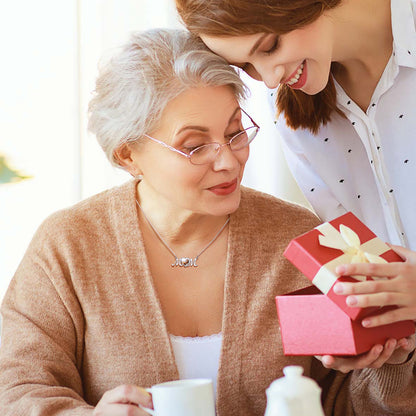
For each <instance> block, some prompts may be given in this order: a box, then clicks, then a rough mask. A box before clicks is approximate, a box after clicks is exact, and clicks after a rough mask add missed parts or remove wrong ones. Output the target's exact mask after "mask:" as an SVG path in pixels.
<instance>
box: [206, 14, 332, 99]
mask: <svg viewBox="0 0 416 416" xmlns="http://www.w3.org/2000/svg"><path fill="white" fill-rule="evenodd" d="M201 38H202V40H203V41H204V43H205V44H206V45H207V46H208V47H209V48H210V49H211V50H212V51H214V52H215V53H216V54H218V55H220V56H222V57H224V58H225V59H226V60H227V61H228V62H229V63H231V64H233V65H236V66H239V67H240V68H242V69H244V71H246V72H247V73H248V74H249V75H250V76H251V77H252V78H255V79H257V80H261V81H263V82H264V83H265V84H266V85H267V87H269V88H276V87H277V86H278V85H279V84H281V83H285V84H287V85H288V86H290V87H291V88H294V89H300V90H302V91H303V92H305V93H306V94H310V95H313V94H316V93H318V92H320V91H322V90H323V89H324V88H325V86H326V84H327V82H328V78H329V72H330V67H331V61H332V60H333V39H334V34H333V21H332V20H331V19H330V18H329V17H328V16H325V15H322V16H321V17H320V18H319V19H317V20H316V21H314V22H313V23H311V24H310V25H308V26H306V27H304V28H302V29H297V30H294V31H292V32H289V33H286V34H285V35H281V36H277V35H275V34H264V33H258V34H253V35H244V36H230V37H217V36H208V35H201Z"/></svg>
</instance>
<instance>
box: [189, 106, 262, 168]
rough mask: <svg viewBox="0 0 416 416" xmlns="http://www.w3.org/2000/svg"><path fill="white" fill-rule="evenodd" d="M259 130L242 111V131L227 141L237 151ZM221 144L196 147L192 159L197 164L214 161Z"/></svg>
mask: <svg viewBox="0 0 416 416" xmlns="http://www.w3.org/2000/svg"><path fill="white" fill-rule="evenodd" d="M257 132H258V127H257V126H255V125H253V122H252V121H251V119H250V117H248V115H247V114H245V113H244V112H243V111H242V112H241V131H240V132H239V133H237V134H236V135H234V136H233V137H231V138H230V141H229V142H228V143H227V144H228V145H229V146H230V149H231V150H232V151H233V152H235V151H238V150H241V149H244V148H245V147H247V146H248V145H249V144H250V143H251V142H252V140H253V139H254V138H255V137H256V135H257ZM220 148H221V145H220V144H218V143H210V144H206V145H204V146H200V147H198V148H197V149H195V150H194V151H193V152H191V154H190V161H191V163H193V164H195V165H202V164H206V163H211V162H213V161H214V160H215V159H216V157H217V155H218V153H219V151H220Z"/></svg>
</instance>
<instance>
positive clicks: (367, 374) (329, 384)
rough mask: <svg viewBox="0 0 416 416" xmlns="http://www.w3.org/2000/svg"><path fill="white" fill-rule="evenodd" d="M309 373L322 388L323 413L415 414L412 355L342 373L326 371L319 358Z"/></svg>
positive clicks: (344, 415) (362, 415)
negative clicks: (401, 360)
mask: <svg viewBox="0 0 416 416" xmlns="http://www.w3.org/2000/svg"><path fill="white" fill-rule="evenodd" d="M311 374H312V376H313V377H314V378H315V379H316V380H317V381H318V383H319V384H320V386H321V387H322V401H323V406H324V410H325V415H328V416H329V415H336V416H353V415H360V416H374V415H383V416H393V415H403V416H411V415H415V414H416V396H415V394H414V392H415V390H416V385H415V383H416V377H415V376H416V374H415V354H413V355H412V357H411V358H410V359H409V360H408V361H407V362H406V363H404V364H400V365H389V364H385V365H383V366H382V367H381V368H379V369H371V368H366V369H363V370H355V371H351V372H349V373H348V374H343V373H340V372H338V371H334V370H328V369H326V368H324V367H323V366H322V364H321V363H320V362H319V361H318V360H314V361H313V363H312V368H311Z"/></svg>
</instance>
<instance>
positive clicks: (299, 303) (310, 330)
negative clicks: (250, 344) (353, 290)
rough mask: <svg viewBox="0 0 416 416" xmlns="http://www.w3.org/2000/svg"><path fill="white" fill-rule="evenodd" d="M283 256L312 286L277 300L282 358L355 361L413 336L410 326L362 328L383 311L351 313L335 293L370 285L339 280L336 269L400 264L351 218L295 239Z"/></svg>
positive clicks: (348, 278)
mask: <svg viewBox="0 0 416 416" xmlns="http://www.w3.org/2000/svg"><path fill="white" fill-rule="evenodd" d="M284 254H285V256H286V257H287V258H288V259H289V260H290V261H291V262H292V263H293V264H294V265H295V266H296V267H297V268H298V269H299V270H300V271H302V272H303V273H304V274H305V275H306V276H307V277H308V278H309V279H310V280H311V281H312V283H313V284H314V286H315V288H314V287H310V288H306V289H303V290H301V291H297V292H294V293H292V294H288V295H284V296H278V297H277V298H276V302H277V308H278V314H279V321H280V327H281V333H282V340H283V346H284V351H285V354H288V355H309V354H313V355H322V354H331V355H340V354H341V355H355V354H360V353H362V352H365V351H368V350H369V349H370V348H371V347H372V346H373V345H375V344H379V343H381V344H384V342H385V341H386V340H387V339H389V338H396V339H400V338H404V337H407V336H409V335H411V334H413V333H414V330H415V328H414V324H413V322H411V321H403V322H399V323H395V324H390V325H384V326H381V327H376V328H364V327H363V326H362V325H361V318H363V317H364V316H369V315H371V314H375V313H381V312H382V311H384V310H386V308H383V309H380V308H378V307H372V308H352V307H350V306H348V305H347V303H346V296H345V295H338V294H336V293H335V292H334V290H333V286H334V284H335V283H336V282H337V281H347V282H348V281H349V282H354V281H357V280H361V281H362V280H367V279H371V277H365V276H354V277H352V276H342V277H339V276H338V275H337V274H336V273H335V269H336V267H337V266H339V265H341V264H345V263H352V262H357V261H358V262H373V263H384V262H392V261H402V259H401V258H400V256H398V255H397V254H396V253H395V252H394V251H393V250H391V249H390V247H389V246H387V245H386V244H385V243H383V242H382V241H381V240H380V239H379V238H377V237H376V235H375V234H374V233H373V232H372V231H371V230H369V229H368V228H367V227H366V226H365V225H364V224H363V223H362V222H361V221H359V220H358V218H356V217H355V216H354V215H353V214H352V213H347V214H345V215H343V216H341V217H338V218H336V219H334V220H333V221H331V222H329V223H324V224H321V225H320V226H318V227H316V228H315V229H313V230H311V231H309V232H307V233H305V234H303V235H301V236H299V237H297V238H295V239H294V240H292V241H291V242H290V244H289V246H288V247H287V249H286V251H285V253H284ZM316 288H319V290H320V291H321V292H322V293H320V292H319V291H318V290H317V289H316ZM388 308H392V307H387V309H388Z"/></svg>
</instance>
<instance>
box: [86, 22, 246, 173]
mask: <svg viewBox="0 0 416 416" xmlns="http://www.w3.org/2000/svg"><path fill="white" fill-rule="evenodd" d="M200 86H229V87H230V88H231V90H232V91H233V93H234V94H235V96H236V99H237V100H238V101H239V102H241V100H242V99H244V98H245V97H246V96H247V92H248V90H247V88H246V86H245V85H244V83H243V81H242V80H241V79H240V77H239V76H238V73H237V72H236V70H235V69H234V68H233V67H231V66H230V65H229V64H228V63H227V62H226V61H225V60H224V59H223V58H221V57H219V56H217V55H215V54H214V53H212V52H211V51H210V50H209V49H207V47H206V46H205V45H204V44H203V43H202V41H201V40H200V39H198V38H197V37H195V36H194V35H191V34H190V33H189V32H187V31H185V30H177V29H152V30H148V31H145V32H136V33H133V34H132V36H131V38H130V40H129V42H127V43H126V44H125V45H124V46H123V47H122V49H121V51H120V53H118V54H117V55H115V56H113V57H112V58H111V59H110V60H109V61H107V62H106V63H104V64H101V65H100V68H99V75H98V78H97V81H96V88H95V91H94V96H93V98H92V99H91V101H90V103H89V107H88V113H89V123H88V129H89V130H90V131H91V132H92V133H94V134H95V135H96V137H97V140H98V142H99V144H100V146H101V147H102V149H103V150H104V152H105V154H106V155H107V158H108V159H109V160H110V162H111V163H112V164H113V165H114V166H118V167H120V166H119V165H118V163H117V160H116V159H115V157H114V151H115V150H116V149H117V148H119V147H120V146H121V145H122V144H123V143H126V142H129V141H136V140H138V139H139V138H141V137H142V136H143V134H145V133H149V132H151V131H153V130H155V129H156V128H157V126H158V123H159V122H160V118H161V115H162V112H163V110H164V109H165V107H166V105H167V104H168V103H169V102H170V101H171V100H173V99H174V98H176V97H177V96H178V95H180V94H181V93H183V92H185V91H187V90H189V89H191V88H195V87H200Z"/></svg>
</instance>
